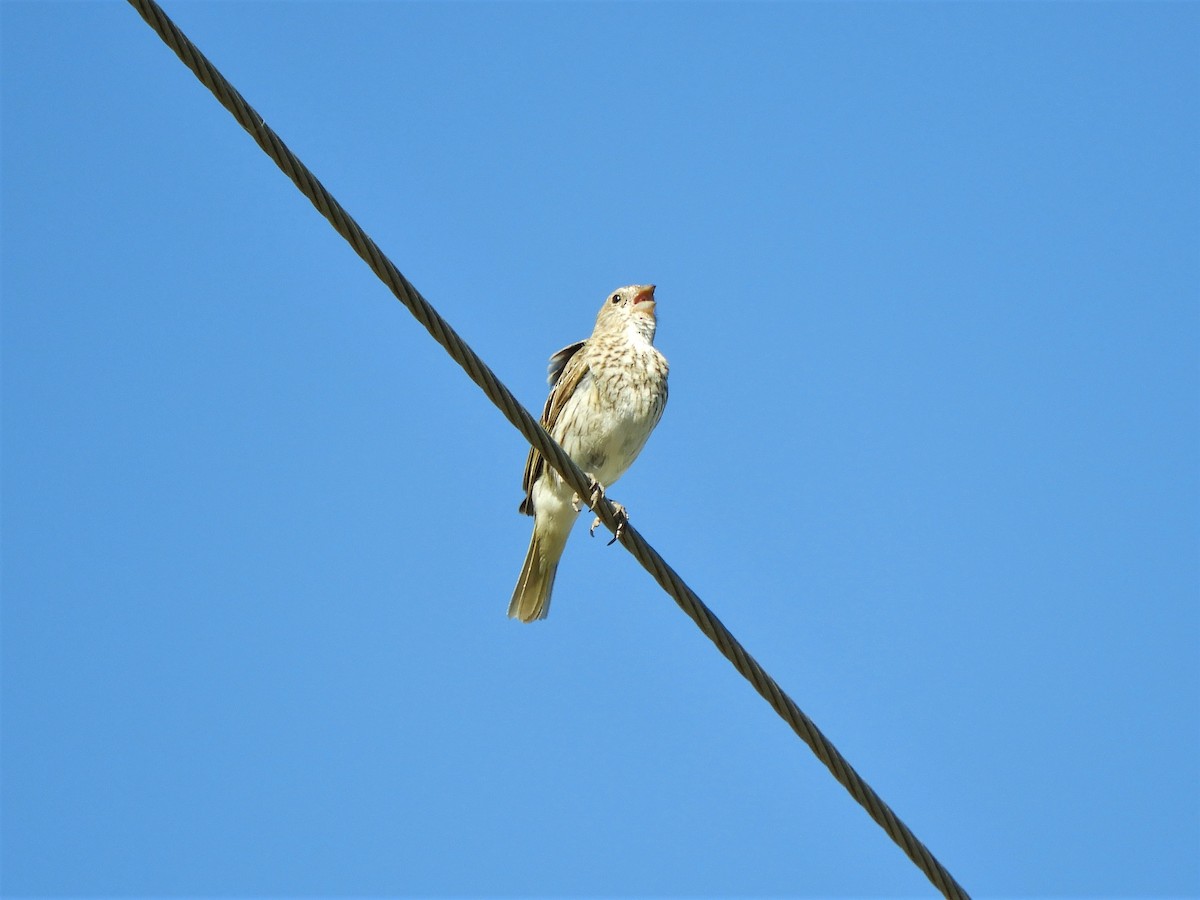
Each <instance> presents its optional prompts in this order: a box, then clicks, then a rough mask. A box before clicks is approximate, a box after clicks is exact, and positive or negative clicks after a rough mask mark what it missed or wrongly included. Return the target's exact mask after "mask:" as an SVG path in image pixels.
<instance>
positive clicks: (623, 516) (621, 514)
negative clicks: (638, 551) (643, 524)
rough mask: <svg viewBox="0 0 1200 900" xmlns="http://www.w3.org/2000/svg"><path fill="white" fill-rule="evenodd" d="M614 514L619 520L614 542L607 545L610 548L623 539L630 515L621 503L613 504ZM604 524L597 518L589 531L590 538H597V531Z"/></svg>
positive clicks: (614, 533)
mask: <svg viewBox="0 0 1200 900" xmlns="http://www.w3.org/2000/svg"><path fill="white" fill-rule="evenodd" d="M613 514H614V515H615V516H616V518H617V530H616V531H614V532H613V538H612V540H611V541H609V542H608V544H606V545H605V546H608V547H611V546H612V545H613V544H615V543H616V542H617V541H619V540H620V539H621V535H622V534H624V532H625V523H626V522H628V521H629V513H627V512H626V511H625V507H623V506H622V505H621V504H620V503H613ZM602 524H603V523H602V522H601V521H600V517H599V516H596V520H595V521H594V522H592V527H591V528H589V529H588V536H589V537H595V536H596V529H597V528H599V527H600V526H601V525H602Z"/></svg>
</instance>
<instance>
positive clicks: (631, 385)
mask: <svg viewBox="0 0 1200 900" xmlns="http://www.w3.org/2000/svg"><path fill="white" fill-rule="evenodd" d="M654 290H655V286H654V285H652V284H633V285H629V286H627V287H623V288H618V289H617V290H615V291H613V292H612V293H611V294H609V295H608V296H607V297H606V298H605V299H604V304H603V305H602V306H601V307H600V312H599V314H598V315H597V316H596V327H595V329H594V330H593V331H592V334H591V336H590V337H589V338H588V339H587V340H583V341H578V342H577V343H574V344H571V345H569V346H567V347H564V348H563V349H561V350H559V351H558V352H557V353H555V354H554V355H553V356H551V357H550V365H549V370H548V377H547V381H548V382H549V383H550V386H551V387H550V396H549V397H548V398H547V399H546V406H545V408H544V409H543V410H542V418H541V423H542V427H543V428H545V429H546V431H548V432H549V433H550V435H551V437H553V438H554V439H555V440H556V441H558V442H559V443H560V444H561V445H562V447H563V449H564V450H566V451H567V454H568V455H569V456H570V457H571V459H572V460H574V461H575V463H576V464H577V465H578V466H579V467H580V468H581V469H583V471H584V472H586V473H587V475H588V477H589V478H590V479H591V482H592V496H591V498H590V499H591V501H592V504H591V505H594V504H595V501H596V499H597V498H598V497H600V496H603V495H604V490H605V488H606V487H609V486H611V485H612V484H613V482H615V481H616V480H617V479H618V478H620V477H621V476H622V475H623V474H624V473H625V471H626V470H627V469H628V468H629V466H630V465H631V464H632V463H633V461H634V459H636V458H637V455H638V454H639V453H640V452H641V450H642V448H643V447H644V446H645V445H646V440H647V439H648V438H649V437H650V432H652V431H653V430H654V427H655V426H656V425H657V424H658V421H659V419H661V418H662V413H663V408H664V407H665V406H666V405H667V372H668V366H667V360H666V358H665V357H664V356H663V355H662V354H661V353H660V352H658V350H656V349H655V347H654V333H655V330H656V328H657V324H658V320H657V313H656V307H657V301H656V300H655V298H654ZM522 488H523V489H524V491H525V499H524V500H522V501H521V505H520V507H519V511H520V512H522V513H524V514H525V515H529V516H533V537H532V538H530V540H529V551H528V552H527V553H526V554H525V564H524V565H523V566H522V567H521V576H520V578H518V579H517V586H516V589H515V590H514V591H513V595H512V601H511V602H510V603H509V605H508V615H509V618H512V619H518V620H520V621H522V622H534V621H537V620H538V619H544V618H546V614H547V613H548V612H549V611H550V593H551V591H552V590H553V588H554V576H555V574H556V573H557V572H558V562H559V560H560V559H561V558H562V553H563V549H564V548H565V547H566V544H567V537H568V536H569V535H570V533H571V527H572V526H573V525H574V524H575V520H576V519H577V518H578V517H579V513H580V510H581V508H582V507H581V501H580V498H579V497H578V496H577V495H576V494H575V492H574V490H573V489H572V488H571V487H570V486H568V485H567V484H565V483H564V482H563V480H562V477H561V476H560V475H559V474H558V473H557V472H555V471H554V469H553V468H552V467H550V466H549V465H547V464H546V460H545V459H544V458H543V457H542V455H541V453H539V452H538V451H537V450H536V449H530V451H529V456H528V457H527V459H526V460H525V474H524V477H523V479H522ZM614 505H617V504H614ZM617 506H618V519H620V520H622V521H623V520H624V519H626V518H627V516H626V515H625V511H624V508H623V507H620V506H619V505H617ZM596 521H597V522H599V519H597V520H596ZM595 527H596V524H595V523H593V525H592V528H593V530H594V529H595ZM619 533H620V531H619V529H618V535H619ZM615 539H616V538H614V540H615Z"/></svg>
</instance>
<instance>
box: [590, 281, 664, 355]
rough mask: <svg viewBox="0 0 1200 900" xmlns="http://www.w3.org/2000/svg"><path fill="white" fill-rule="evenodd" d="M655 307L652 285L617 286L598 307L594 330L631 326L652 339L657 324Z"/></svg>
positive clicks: (648, 338)
mask: <svg viewBox="0 0 1200 900" xmlns="http://www.w3.org/2000/svg"><path fill="white" fill-rule="evenodd" d="M655 307H656V303H655V300H654V285H652V284H631V285H629V286H627V287H623V288H617V289H616V290H615V291H613V292H612V293H611V294H609V295H608V296H607V297H606V298H605V300H604V305H603V306H601V307H600V314H599V315H598V316H596V330H597V331H599V330H601V329H604V330H609V329H614V330H624V329H625V328H628V327H632V328H634V329H635V330H636V331H638V332H640V333H641V335H642V336H643V337H644V338H645V339H646V340H648V341H653V340H654V329H655V326H656V324H657V320H656V314H655Z"/></svg>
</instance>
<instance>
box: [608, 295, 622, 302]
mask: <svg viewBox="0 0 1200 900" xmlns="http://www.w3.org/2000/svg"><path fill="white" fill-rule="evenodd" d="M609 301H610V302H612V303H620V302H621V295H620V294H613V295H612V296H611V297H610V298H609Z"/></svg>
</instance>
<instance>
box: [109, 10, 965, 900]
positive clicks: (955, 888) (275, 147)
mask: <svg viewBox="0 0 1200 900" xmlns="http://www.w3.org/2000/svg"><path fill="white" fill-rule="evenodd" d="M129 3H130V5H131V6H133V7H134V8H135V9H136V10H137V11H138V13H139V14H140V15H141V17H142V18H143V19H145V20H146V23H147V24H148V25H149V26H150V27H151V28H153V29H154V31H155V32H156V33H157V34H158V36H159V37H161V38H162V39H163V41H164V43H166V44H167V46H168V47H170V48H171V49H172V50H173V51H174V52H175V54H176V55H177V56H178V57H179V58H180V59H181V60H182V61H183V63H184V65H186V66H187V67H188V68H189V69H191V70H192V72H193V74H195V76H196V77H197V78H198V79H200V81H201V82H202V83H203V84H204V86H205V87H207V88H208V89H209V90H210V91H212V93H213V95H214V96H215V97H216V98H217V100H219V101H220V103H221V105H222V106H224V107H225V108H226V109H227V110H229V112H230V113H231V114H232V115H233V117H234V118H235V119H237V121H238V122H239V123H240V124H241V126H242V127H243V128H245V129H246V131H247V132H249V134H250V136H251V137H253V138H254V140H255V142H256V143H257V144H258V145H259V147H261V148H262V149H263V151H264V152H265V153H266V154H267V155H268V156H269V157H271V159H272V160H274V161H275V164H276V165H277V166H279V168H280V169H282V170H283V172H284V174H285V175H287V176H288V178H290V179H291V180H292V182H293V183H294V184H295V185H296V187H297V188H299V189H300V192H301V193H302V194H304V196H305V197H307V198H308V199H309V200H310V201H311V202H312V204H313V206H315V207H316V208H317V211H318V212H320V213H321V215H322V216H324V217H325V218H326V219H328V220H329V224H331V225H332V226H333V227H334V230H335V231H337V233H338V234H340V235H341V236H342V237H343V238H345V239H346V240H347V241H348V242H349V244H350V246H351V247H353V248H354V252H355V253H357V254H358V255H359V256H360V257H362V259H363V261H364V262H365V263H366V264H367V265H368V266H370V267H371V271H372V272H374V273H375V274H376V275H377V276H379V278H380V280H382V281H383V282H384V284H386V285H387V286H388V288H390V289H391V291H392V293H393V294H395V295H396V299H398V300H399V301H400V302H401V303H403V304H404V305H405V306H406V307H407V308H408V310H409V312H411V313H412V314H413V316H414V317H415V318H416V319H417V321H418V322H420V323H421V324H422V325H423V326H425V329H426V330H427V331H428V332H429V333H430V334H431V335H432V336H433V338H434V340H436V341H437V342H438V343H439V344H441V345H442V346H443V347H444V348H445V349H446V352H447V353H449V354H450V356H451V358H453V359H454V361H455V362H457V363H458V364H459V365H460V366H462V368H463V369H464V370H465V371H466V373H467V375H468V376H469V377H470V379H471V380H472V381H474V382H475V383H476V384H477V385H479V387H480V388H481V389H482V390H483V392H484V393H485V394H486V395H487V397H488V399H489V400H491V401H492V403H494V404H495V405H496V407H497V408H498V409H499V410H500V411H501V412H502V413H503V414H504V417H505V418H506V419H508V421H510V422H511V423H512V424H513V425H514V426H515V427H516V429H517V430H518V431H520V432H521V434H522V435H524V437H525V439H526V440H527V441H529V442H530V444H532V445H533V446H534V447H536V448H537V449H538V450H539V451H540V452H541V454H542V456H544V457H545V458H546V460H547V461H548V462H549V463H550V465H552V466H553V467H554V469H555V470H556V471H557V472H558V473H559V474H560V475H561V476H562V477H563V479H564V480H565V481H566V483H567V484H569V485H570V486H571V488H572V489H573V490H574V491H575V493H576V494H578V495H579V496H580V497H587V496H589V487H590V480H589V479H588V477H587V476H586V475H585V474H584V473H583V471H582V470H581V469H580V468H579V467H578V466H577V465H575V463H574V462H573V461H572V460H571V458H570V457H569V456H568V455H567V453H566V451H565V450H563V448H562V447H560V446H559V444H558V442H557V441H555V440H554V439H553V438H552V437H550V435H548V434H547V433H546V431H545V429H543V428H542V427H541V425H540V424H539V423H538V421H537V420H536V419H535V418H534V417H533V416H532V415H530V413H529V411H528V410H526V409H525V407H524V406H522V405H521V404H520V403H519V402H518V401H517V398H516V397H514V396H513V394H512V392H511V391H510V390H509V389H508V388H507V387H505V386H504V385H503V384H502V383H501V382H500V379H498V378H497V377H496V375H495V373H493V372H492V370H491V369H490V368H488V366H487V365H486V364H485V363H484V362H483V360H482V359H480V358H479V356H477V355H476V353H475V351H473V350H472V349H471V348H470V347H468V346H467V344H466V342H465V341H463V339H462V338H460V337H459V336H458V334H457V333H456V332H455V331H454V329H453V328H451V327H450V325H449V323H447V322H446V320H445V319H443V318H442V317H441V315H439V314H438V312H437V310H435V309H434V308H433V306H431V305H430V303H429V302H428V301H427V300H426V299H425V298H424V297H422V296H421V294H420V293H419V292H418V291H417V289H416V288H414V287H413V286H412V285H411V284H410V283H409V282H408V279H406V278H405V277H404V276H403V275H402V274H400V270H399V269H397V268H396V266H395V265H394V264H393V263H392V261H391V260H390V259H388V258H387V257H386V256H385V255H384V254H383V252H382V251H381V250H380V249H379V247H378V246H377V245H376V244H375V242H374V241H373V240H371V238H370V237H369V236H368V235H367V234H366V233H365V232H364V231H363V230H362V228H360V227H359V225H358V223H357V222H355V221H354V219H353V218H351V217H350V215H349V214H348V213H347V212H346V211H345V210H344V209H342V206H341V204H340V203H338V202H337V200H335V199H334V198H333V196H332V195H331V194H330V193H329V192H328V191H327V190H325V187H324V186H323V185H322V184H321V182H319V181H318V180H317V178H316V176H315V175H313V174H312V172H310V171H309V170H308V167H307V166H305V165H304V163H302V162H300V160H299V159H297V158H296V156H295V155H294V154H293V153H292V152H291V151H290V150H289V149H288V148H287V146H286V145H285V144H284V143H283V141H282V140H280V138H279V136H278V135H277V134H275V132H274V131H272V130H271V128H270V127H268V126H267V124H266V122H265V121H264V120H263V118H262V117H261V116H260V115H259V114H258V113H257V112H255V111H254V109H253V108H252V107H251V106H250V104H248V103H247V102H246V100H245V99H244V98H243V97H242V95H241V94H240V93H238V91H237V90H236V89H235V88H234V87H233V86H232V85H231V84H230V83H229V82H228V81H226V80H225V77H224V76H223V75H221V73H220V72H218V71H217V69H216V68H215V67H214V66H213V65H212V63H210V62H209V61H208V59H207V58H205V56H204V55H203V54H202V53H201V52H200V51H199V50H198V49H197V48H196V45H195V44H193V43H192V42H191V41H190V40H188V38H187V36H186V35H185V34H184V33H183V32H182V31H180V30H179V28H178V27H177V26H176V25H175V23H174V22H172V21H171V19H170V18H169V17H168V16H167V14H166V13H165V12H163V10H162V8H161V7H160V6H159V5H158V4H157V3H155V2H154V0H129ZM593 509H594V511H595V512H596V513H597V514H598V515H599V516H600V518H601V520H602V521H603V522H604V524H605V526H606V527H607V528H608V529H609V531H615V530H616V527H617V521H616V518H615V515H614V509H613V505H612V503H611V502H610V501H609V500H607V499H601V500H600V501H599V502H598V503H597V504H596V506H595V507H593ZM621 544H622V545H623V546H624V547H625V549H627V550H628V551H629V552H630V553H632V554H633V556H634V558H635V559H637V561H638V562H640V563H641V564H642V566H643V567H644V568H645V569H646V571H647V572H649V573H650V574H651V575H652V576H654V580H655V581H657V582H658V583H659V585H661V586H662V589H663V590H664V591H666V592H667V593H668V594H669V595H670V596H671V598H672V599H673V600H674V601H675V602H676V603H677V604H678V605H679V608H680V609H682V610H683V611H684V612H685V613H687V615H688V617H689V618H691V620H692V621H693V622H695V623H696V625H697V626H698V627H699V628H700V630H701V631H703V632H704V634H705V635H706V636H707V637H708V639H709V640H711V641H712V642H713V643H714V644H715V645H716V646H717V649H718V650H720V651H721V654H722V655H723V656H724V657H725V658H726V659H728V660H729V661H730V662H731V663H732V664H733V666H734V668H736V669H737V670H738V672H740V673H741V674H742V677H744V678H745V679H746V680H747V681H749V682H750V683H751V684H752V685H753V686H754V689H755V690H756V691H758V693H759V694H761V695H762V697H763V699H765V700H766V701H767V702H768V703H770V704H771V707H772V708H773V709H774V710H775V711H776V712H777V713H778V714H779V716H780V717H781V718H782V719H783V720H784V721H785V722H787V723H788V725H790V726H791V727H792V730H793V731H795V732H796V734H797V735H799V736H800V738H801V740H803V741H804V742H805V743H806V744H808V746H809V747H810V748H811V749H812V751H813V753H815V754H816V755H817V758H818V759H820V760H821V762H822V763H824V764H825V766H826V767H827V768H828V769H829V771H830V772H831V773H832V774H833V777H834V778H836V779H837V780H838V782H839V783H840V784H841V785H842V786H843V787H845V788H846V790H847V791H849V792H850V795H851V796H852V797H853V798H854V799H855V800H857V801H858V803H859V804H860V805H861V806H862V807H863V808H864V809H865V810H866V811H867V813H868V814H869V815H870V816H871V818H872V819H874V820H875V822H876V823H877V824H878V825H879V826H880V827H881V828H883V830H884V831H886V832H887V834H888V836H889V837H890V838H891V839H892V840H893V841H895V843H896V844H897V845H898V846H899V847H900V849H901V850H903V851H904V852H905V854H906V855H907V856H908V857H909V859H911V860H912V861H913V862H914V863H915V864H916V865H917V867H918V868H920V870H921V871H922V872H924V873H925V876H926V877H927V878H928V879H929V880H930V882H931V883H932V884H933V885H934V887H936V888H937V889H938V890H939V891H940V892H941V893H942V894H943V895H944V896H945V897H948V898H966V897H967V896H968V895H967V893H966V891H965V890H963V888H962V887H961V886H960V885H959V884H958V882H957V881H955V880H954V878H953V876H951V874H950V873H949V872H948V871H947V870H946V868H945V867H944V866H943V865H942V864H941V863H940V862H938V861H937V859H936V858H935V857H934V855H933V854H932V853H930V852H929V850H928V848H926V846H925V845H924V844H923V843H921V841H919V840H918V839H917V836H916V835H915V834H913V833H912V831H910V830H909V828H908V826H907V825H905V824H904V823H903V822H902V821H900V819H899V818H898V817H897V816H896V814H895V813H894V812H892V809H891V807H889V806H888V805H887V804H886V803H885V802H884V801H883V800H882V798H880V796H879V795H878V794H876V793H875V791H874V790H873V789H872V788H871V786H870V785H868V784H867V783H866V782H865V781H863V779H862V777H861V776H860V775H859V774H858V773H857V772H856V771H855V770H854V768H853V767H852V766H851V765H850V763H848V762H847V761H846V759H845V757H843V756H842V754H841V753H839V752H838V750H837V748H836V747H834V746H833V744H832V743H830V741H829V739H828V738H827V737H825V735H824V734H822V733H821V730H820V729H819V728H817V726H816V725H815V724H814V723H813V721H812V720H811V719H809V718H808V716H806V715H805V714H804V713H803V712H802V711H801V710H800V707H798V706H797V705H796V704H795V702H794V701H793V700H792V698H791V697H789V696H788V695H787V694H785V693H784V692H783V689H782V688H780V687H779V685H778V684H777V683H776V682H775V679H773V678H772V677H771V676H770V675H768V674H767V673H766V672H765V671H764V670H763V668H762V666H760V665H759V664H758V663H757V662H756V661H755V659H754V657H752V656H751V655H750V654H749V653H747V652H746V650H745V648H744V647H742V645H741V644H740V643H739V642H738V640H737V638H735V637H734V636H733V635H732V634H730V633H729V630H728V629H727V628H726V627H725V626H724V625H723V624H721V620H720V619H718V618H717V617H716V616H715V615H713V613H712V611H711V610H710V609H709V608H708V607H707V606H705V605H704V603H703V602H702V601H701V600H700V598H699V597H698V596H697V595H696V593H695V591H693V590H692V589H691V588H690V587H688V586H687V585H686V584H685V583H684V581H683V579H682V578H680V577H679V575H678V574H677V573H676V572H675V570H674V569H672V568H671V567H670V566H669V565H667V562H666V560H664V559H663V558H662V557H661V556H659V554H658V552H657V551H656V550H655V549H654V548H653V547H651V546H650V545H649V544H648V543H646V541H645V539H644V538H643V537H642V536H641V535H640V534H639V533H638V532H637V530H636V529H635V528H634V527H633V526H632V525H629V524H626V525H625V528H624V529H623V530H622V533H621Z"/></svg>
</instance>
